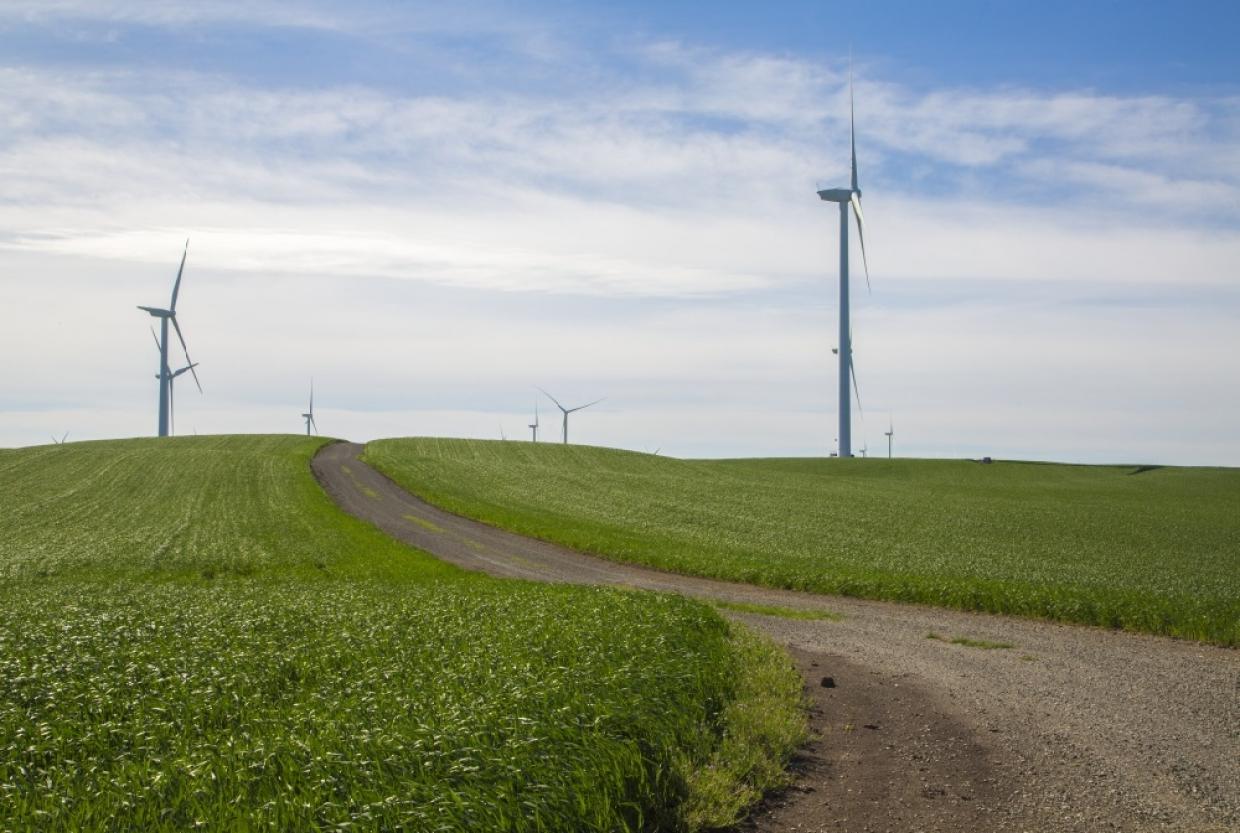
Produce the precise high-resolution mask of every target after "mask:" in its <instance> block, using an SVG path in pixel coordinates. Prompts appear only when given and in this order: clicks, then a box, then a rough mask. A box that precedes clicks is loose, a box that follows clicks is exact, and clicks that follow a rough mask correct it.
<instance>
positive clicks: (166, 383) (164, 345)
mask: <svg viewBox="0 0 1240 833" xmlns="http://www.w3.org/2000/svg"><path fill="white" fill-rule="evenodd" d="M188 254H189V240H186V241H185V251H184V252H182V253H181V268H180V269H178V270H177V280H176V283H174V284H173V285H172V301H171V302H170V303H169V304H168V309H161V308H159V307H143V306H139V307H138V309H140V310H144V311H146V312H149V313H150V314H151V315H152V316H153V317H154V318H158V319H159V335H158V336H157V337H156V338H155V343H156V345H157V346H158V347H159V375H158V379H159V436H161V437H166V436H168V432H169V427H170V418H171V413H172V379H173V378H174V377H173V374H172V372H171V371H170V370H169V369H168V322H169V321H171V322H172V327H173V329H175V330H176V332H177V338H178V339H179V340H180V341H181V349H182V350H184V351H185V364H186V367H185V370H188V371H189V372H190V373H192V374H194V384H196V385H198V392H199V393H202V383H201V382H199V381H198V373H197V371H195V370H194V362H193V361H192V360H191V359H190V357H189V347H187V346H186V345H185V336H184V335H182V334H181V325H180V324H178V323H177V294H178V293H180V291H181V276H182V275H183V274H184V273H185V257H186V255H188ZM153 332H154V331H153V330H152V333H153ZM181 372H182V373H183V372H184V370H182V371H181Z"/></svg>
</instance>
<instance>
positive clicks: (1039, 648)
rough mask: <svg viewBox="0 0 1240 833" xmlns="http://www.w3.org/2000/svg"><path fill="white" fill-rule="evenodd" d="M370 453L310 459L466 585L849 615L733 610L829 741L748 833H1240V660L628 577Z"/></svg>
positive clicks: (955, 617) (997, 623)
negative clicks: (435, 498) (769, 648)
mask: <svg viewBox="0 0 1240 833" xmlns="http://www.w3.org/2000/svg"><path fill="white" fill-rule="evenodd" d="M361 451H362V446H360V445H356V444H352V443H336V444H332V445H329V446H326V447H324V448H323V450H322V451H320V452H319V454H318V455H317V456H316V457H315V458H314V460H313V462H312V468H313V470H314V473H315V476H316V477H317V478H318V480H319V482H320V483H321V484H322V485H323V487H324V489H325V490H326V491H327V492H328V494H330V495H331V496H332V498H333V499H334V500H335V501H336V502H337V503H338V504H339V505H340V506H341V507H343V508H344V509H345V510H346V511H348V512H350V513H352V514H354V515H356V516H358V517H361V518H364V519H365V520H368V521H370V522H371V523H374V524H375V525H376V526H378V527H379V528H381V529H383V530H384V531H386V532H387V533H389V534H390V535H392V536H394V537H396V538H398V539H400V540H402V541H405V542H406V543H408V544H410V545H412V546H414V547H417V548H419V549H422V550H425V551H426V552H429V553H431V554H432V555H435V556H436V557H438V558H441V559H443V560H445V561H449V562H451V563H453V564H457V565H459V566H461V567H464V568H466V569H470V570H480V571H484V572H487V573H491V574H493V575H497V576H505V577H511V578H523V579H533V580H537V581H555V582H571V583H578V584H607V585H618V586H623V587H632V588H641V589H646V590H656V591H662V592H674V593H683V594H685V595H689V596H695V597H701V598H704V599H714V600H723V601H733V602H752V603H759V604H773V605H782V606H788V607H801V608H817V609H825V610H829V611H832V612H834V613H837V614H839V615H840V616H841V617H842V618H840V619H839V620H838V621H827V620H814V621H803V620H794V619H786V618H777V617H769V616H753V615H748V614H737V613H731V612H727V611H725V612H726V613H728V615H730V616H733V617H734V618H737V619H740V620H743V621H744V622H746V623H747V624H750V625H752V626H754V627H756V628H758V629H760V630H762V631H763V632H765V633H766V634H768V635H769V636H770V637H771V638H772V639H774V640H775V641H777V642H779V643H781V644H783V645H785V646H787V647H788V648H789V650H790V652H791V654H792V656H793V658H794V660H795V661H796V663H797V666H798V668H799V669H800V670H801V672H802V674H803V675H804V676H805V680H806V692H807V694H808V695H809V698H810V703H811V717H812V722H813V726H814V729H815V730H816V733H817V735H818V739H817V740H815V741H814V742H813V743H811V744H810V745H809V746H808V747H807V748H806V749H805V750H804V751H803V754H802V755H801V756H800V757H799V758H798V759H797V761H796V762H795V768H796V771H797V773H798V776H799V780H798V782H797V784H796V785H795V786H794V787H793V788H791V789H789V790H787V791H786V792H785V793H783V794H782V795H779V796H776V797H774V798H772V799H771V800H769V801H768V802H767V803H766V804H764V805H763V806H761V807H759V808H758V809H757V811H756V812H755V813H754V814H753V816H752V817H751V818H750V819H749V820H748V821H747V822H746V823H745V825H744V827H743V829H746V830H753V831H777V830H778V831H818V830H831V831H838V830H849V831H968V830H978V831H988V830H994V831H1009V830H1010V831H1104V830H1121V831H1154V830H1157V831H1192V833H1210V832H1211V831H1240V651H1235V650H1228V649H1224V648H1218V647H1213V646H1208V645H1199V644H1195V643H1190V642H1182V641H1176V640H1171V639H1164V638H1159V637H1151V636H1142V635H1137V634H1129V633H1122V632H1115V631H1107V630H1101V629H1097V628H1087V627H1078V626H1071V625H1058V624H1052V623H1048V622H1041V621H1030V620H1024V619H1015V618H1007V617H999V616H991V615H984V614H970V613H961V612H957V611H950V610H941V609H937V608H930V607H924V606H918V605H899V604H892V603H886V602H871V601H862V600H857V599H847V598H842V597H834V596H818V595H811V594H806V593H798V592H793V591H783V590H771V589H767V588H761V587H754V586H750V585H742V584H732V583H728V582H720V581H712V580H707V579H699V578H692V577H687V576H680V575H674V574H670V573H664V572H660V571H656V570H650V569H646V568H642V567H635V566H632V565H626V564H620V563H616V562H613V561H607V560H604V559H601V558H597V557H593V556H590V555H585V554H582V553H578V552H575V551H572V550H568V549H565V548H563V547H560V546H557V545H554V544H549V543H546V542H543V541H537V540H533V539H529V538H525V537H522V536H518V535H514V534H512V533H508V532H505V531H502V530H499V529H495V528H493V527H489V526H486V525H483V524H480V523H478V522H476V521H472V520H469V519H466V518H462V517H459V516H457V515H452V514H450V513H447V512H444V511H443V510H440V509H437V508H435V507H433V506H430V505H428V504H426V503H425V502H423V501H421V500H419V499H418V498H416V497H413V496H412V495H410V494H408V493H407V492H405V491H404V490H403V489H401V488H400V487H398V486H396V485H395V484H394V483H392V481H390V480H388V479H387V478H386V477H384V476H383V475H381V474H379V473H378V472H376V471H374V470H373V469H371V468H370V467H369V466H367V465H365V464H364V463H362V462H360V461H359V460H358V459H357V457H358V455H359V454H361ZM929 634H936V635H937V636H939V637H941V638H938V639H934V638H929ZM957 637H967V638H970V639H975V640H985V641H989V642H993V643H1002V644H1005V645H1010V646H1011V647H1007V648H993V649H985V648H978V647H968V646H964V645H958V644H952V643H951V642H950V640H951V639H953V638H957ZM824 678H830V679H829V681H828V682H829V683H830V684H833V685H830V687H827V686H824V684H823V683H824Z"/></svg>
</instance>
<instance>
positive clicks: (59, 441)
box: [52, 431, 69, 445]
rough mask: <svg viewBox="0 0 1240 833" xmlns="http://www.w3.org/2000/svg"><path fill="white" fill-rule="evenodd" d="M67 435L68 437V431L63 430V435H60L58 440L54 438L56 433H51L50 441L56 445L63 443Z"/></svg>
mask: <svg viewBox="0 0 1240 833" xmlns="http://www.w3.org/2000/svg"><path fill="white" fill-rule="evenodd" d="M68 437H69V432H68V431H66V432H65V434H64V436H63V437H61V438H60V439H59V440H58V439H56V435H55V434H52V442H54V443H55V444H56V445H64V444H65V440H66V439H68Z"/></svg>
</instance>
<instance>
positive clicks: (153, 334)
mask: <svg viewBox="0 0 1240 833" xmlns="http://www.w3.org/2000/svg"><path fill="white" fill-rule="evenodd" d="M151 338H152V339H153V340H154V341H155V349H156V350H160V349H162V348H160V346H159V336H157V335H155V328H154V327H151Z"/></svg>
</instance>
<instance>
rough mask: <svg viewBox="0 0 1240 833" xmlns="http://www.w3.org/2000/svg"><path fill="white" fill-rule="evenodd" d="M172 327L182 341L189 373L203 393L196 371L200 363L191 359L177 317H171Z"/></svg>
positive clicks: (199, 390)
mask: <svg viewBox="0 0 1240 833" xmlns="http://www.w3.org/2000/svg"><path fill="white" fill-rule="evenodd" d="M170 318H171V320H172V327H173V329H175V330H176V331H177V338H179V339H180V340H181V349H182V350H183V351H184V352H185V363H186V364H187V365H189V372H190V374H191V375H193V377H194V384H195V385H197V386H198V392H199V393H202V382H199V381H198V371H197V370H194V368H195V367H197V365H198V363H197V362H195V361H194V360H193V359H191V358H190V357H189V347H188V346H187V345H186V344H185V336H184V335H182V334H181V325H180V324H178V323H177V317H176V316H175V315H173V316H170Z"/></svg>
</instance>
